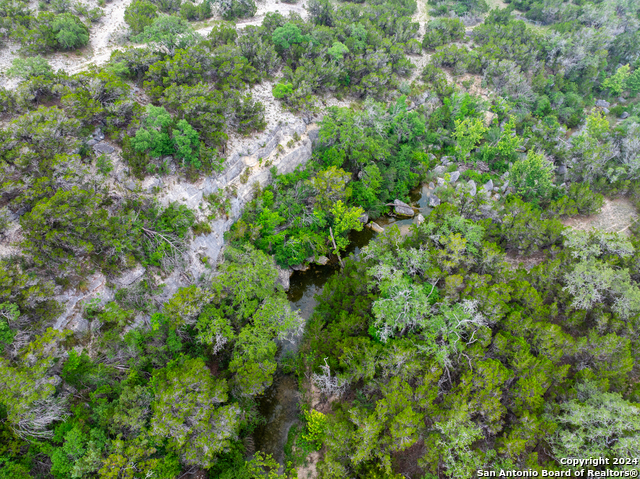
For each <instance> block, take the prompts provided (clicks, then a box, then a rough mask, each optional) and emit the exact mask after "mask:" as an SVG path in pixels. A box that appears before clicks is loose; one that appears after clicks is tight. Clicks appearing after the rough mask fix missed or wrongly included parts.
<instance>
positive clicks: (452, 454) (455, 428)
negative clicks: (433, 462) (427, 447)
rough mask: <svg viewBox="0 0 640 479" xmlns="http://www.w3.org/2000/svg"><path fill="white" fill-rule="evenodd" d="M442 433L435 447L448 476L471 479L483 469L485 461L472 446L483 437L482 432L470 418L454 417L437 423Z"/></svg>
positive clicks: (437, 428)
mask: <svg viewBox="0 0 640 479" xmlns="http://www.w3.org/2000/svg"><path fill="white" fill-rule="evenodd" d="M435 427H436V430H437V431H438V432H439V433H440V435H439V437H438V438H437V439H436V441H435V444H434V446H435V447H436V448H437V451H438V452H439V453H440V456H441V457H442V461H443V462H444V466H445V467H446V469H447V474H448V475H449V476H451V477H455V478H461V479H469V478H471V477H472V476H473V473H474V472H475V471H476V470H478V469H481V468H482V466H483V465H484V459H483V458H482V456H481V453H479V452H478V451H474V450H473V449H472V448H471V446H472V444H473V443H474V442H476V441H477V440H478V439H481V438H482V437H483V434H482V430H481V429H480V428H479V427H478V426H477V425H476V424H475V423H473V422H471V421H470V420H469V419H468V417H466V418H465V417H454V418H451V419H448V420H446V421H441V422H438V423H436V425H435Z"/></svg>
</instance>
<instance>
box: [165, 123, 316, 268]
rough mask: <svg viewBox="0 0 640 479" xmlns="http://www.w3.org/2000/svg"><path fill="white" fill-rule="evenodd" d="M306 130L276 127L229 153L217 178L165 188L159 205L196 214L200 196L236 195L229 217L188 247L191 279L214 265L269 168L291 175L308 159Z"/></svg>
mask: <svg viewBox="0 0 640 479" xmlns="http://www.w3.org/2000/svg"><path fill="white" fill-rule="evenodd" d="M307 128H308V127H307V126H306V125H305V124H304V122H303V121H299V122H296V123H293V124H284V125H278V126H277V127H276V128H275V129H274V130H272V131H270V132H268V133H266V134H264V135H263V136H262V137H261V138H259V139H258V140H257V141H255V142H254V144H253V145H252V146H251V147H249V148H247V149H246V150H245V151H242V152H234V153H232V154H231V155H230V156H229V158H228V160H227V162H226V165H225V169H224V170H223V171H222V172H221V173H220V174H218V175H216V176H211V177H208V178H203V179H201V180H200V181H198V182H197V183H188V182H186V181H178V180H174V181H173V182H172V183H170V184H168V185H167V186H166V188H165V190H164V192H163V194H162V195H161V196H160V201H161V202H162V203H165V204H168V203H170V202H173V201H176V202H179V203H182V204H185V205H187V206H188V207H189V208H191V209H192V210H194V211H198V209H199V207H200V205H201V203H202V201H203V198H204V196H207V195H210V194H212V193H215V192H217V191H218V190H221V189H224V188H225V187H228V186H233V187H234V188H235V191H236V194H235V196H234V197H232V198H231V211H230V212H229V215H228V216H226V217H223V218H218V219H216V220H213V221H210V222H209V226H210V228H211V233H208V234H204V235H199V236H197V237H196V238H194V240H193V242H192V243H191V245H190V247H189V251H188V256H189V264H190V266H189V273H190V274H191V276H192V277H194V278H198V277H200V276H201V275H202V274H203V273H206V272H207V264H208V265H209V266H211V265H214V264H215V263H217V261H218V257H219V255H220V252H221V251H222V248H223V247H224V233H225V232H226V231H228V230H229V229H230V228H231V225H232V224H233V223H234V222H235V221H236V220H237V219H238V218H239V217H240V215H241V214H242V210H243V208H244V206H245V205H246V204H247V202H249V201H250V200H251V199H252V197H253V193H254V185H256V184H259V185H260V186H261V187H264V186H266V185H268V184H269V183H270V182H271V179H272V178H271V176H272V175H271V172H270V171H269V170H270V168H272V167H274V166H275V167H276V168H277V170H278V173H281V174H282V173H291V172H292V171H294V170H295V169H296V167H297V166H299V165H302V164H304V163H306V162H307V161H308V160H309V159H310V158H311V154H312V143H311V140H310V139H309V138H308V136H307V134H306V131H307ZM296 135H297V137H298V138H299V140H298V141H297V142H296V144H295V145H293V146H292V147H291V148H287V149H285V148H284V147H283V148H278V145H282V144H283V143H285V142H288V141H289V140H291V139H293V140H294V142H295V138H296ZM240 153H242V156H241V155H240ZM260 160H261V161H260ZM248 165H252V166H248ZM245 169H248V170H249V171H248V176H247V178H248V179H246V181H245V180H244V178H242V181H241V176H242V174H243V172H244V171H245ZM204 256H206V257H207V258H208V260H207V262H206V263H203V261H202V258H203V257H204Z"/></svg>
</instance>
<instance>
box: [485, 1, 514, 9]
mask: <svg viewBox="0 0 640 479" xmlns="http://www.w3.org/2000/svg"><path fill="white" fill-rule="evenodd" d="M487 4H488V5H489V8H490V9H494V8H497V9H499V10H502V9H503V8H507V7H508V6H509V5H508V4H506V3H505V2H503V1H502V0H487Z"/></svg>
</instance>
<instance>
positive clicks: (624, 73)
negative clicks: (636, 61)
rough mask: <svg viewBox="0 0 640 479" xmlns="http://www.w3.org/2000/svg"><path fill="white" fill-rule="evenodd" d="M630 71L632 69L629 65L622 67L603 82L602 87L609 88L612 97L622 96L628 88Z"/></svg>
mask: <svg viewBox="0 0 640 479" xmlns="http://www.w3.org/2000/svg"><path fill="white" fill-rule="evenodd" d="M629 70H631V67H629V65H628V64H627V65H623V66H621V67H620V68H618V69H617V70H616V72H615V73H614V74H613V75H611V76H610V77H609V78H607V79H605V81H603V82H602V87H603V88H608V89H609V91H610V92H611V94H612V95H616V96H617V95H620V94H621V93H622V92H623V91H624V89H625V88H626V86H627V81H628V79H629V75H630V73H629Z"/></svg>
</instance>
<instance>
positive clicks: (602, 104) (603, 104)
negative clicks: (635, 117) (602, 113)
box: [596, 100, 611, 108]
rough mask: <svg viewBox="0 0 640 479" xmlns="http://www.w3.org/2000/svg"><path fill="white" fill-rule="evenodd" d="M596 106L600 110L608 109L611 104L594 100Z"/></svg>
mask: <svg viewBox="0 0 640 479" xmlns="http://www.w3.org/2000/svg"><path fill="white" fill-rule="evenodd" d="M596 106H597V107H600V108H608V107H609V106H611V104H610V103H609V102H608V101H606V100H596Z"/></svg>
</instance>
